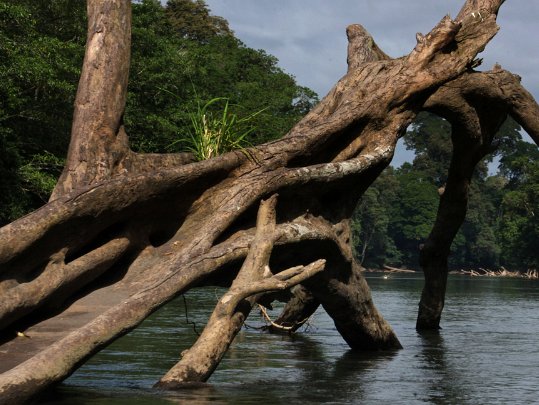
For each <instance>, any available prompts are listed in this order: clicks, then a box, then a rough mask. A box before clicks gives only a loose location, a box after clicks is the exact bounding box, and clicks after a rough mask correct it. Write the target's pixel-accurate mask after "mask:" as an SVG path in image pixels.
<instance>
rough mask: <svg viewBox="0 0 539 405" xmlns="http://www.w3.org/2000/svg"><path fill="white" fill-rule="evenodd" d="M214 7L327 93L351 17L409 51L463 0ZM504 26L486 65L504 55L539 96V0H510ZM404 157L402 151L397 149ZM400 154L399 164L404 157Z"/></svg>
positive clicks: (338, 72) (215, 1) (258, 2)
mask: <svg viewBox="0 0 539 405" xmlns="http://www.w3.org/2000/svg"><path fill="white" fill-rule="evenodd" d="M206 3H207V4H208V6H209V8H210V9H211V12H212V14H214V15H219V16H222V17H224V18H225V19H226V20H228V22H229V24H230V28H231V29H232V30H233V31H234V32H235V35H236V37H238V38H239V39H240V40H242V41H243V42H244V43H245V44H246V45H247V46H248V47H251V48H255V49H264V50H265V51H266V52H268V53H269V54H271V55H274V56H276V57H277V58H278V59H279V66H281V67H282V68H283V69H284V70H285V71H286V72H287V73H289V74H291V75H293V76H295V77H296V80H297V82H298V84H300V85H302V86H307V87H309V88H311V89H313V90H314V91H316V92H317V93H318V94H319V95H320V97H323V96H325V95H326V94H327V92H328V91H329V90H330V89H331V87H332V86H333V85H334V84H335V83H336V82H337V80H339V79H340V78H341V77H342V76H343V75H344V73H345V72H346V47H347V40H346V34H345V29H346V27H347V26H348V25H349V24H355V23H359V24H362V25H363V26H364V27H365V28H366V29H367V30H368V31H369V32H370V33H371V35H372V36H373V37H374V39H375V41H376V42H377V43H378V45H379V46H380V47H381V48H382V50H383V51H384V52H386V53H387V54H388V55H390V56H393V57H398V56H402V55H404V54H408V53H409V52H410V51H411V50H412V49H413V47H414V46H415V34H416V32H418V31H419V32H422V33H427V32H429V31H430V30H431V29H432V28H433V27H434V26H435V25H436V24H437V23H438V21H439V20H440V19H441V18H442V17H443V16H444V15H445V14H450V15H451V16H453V17H454V16H456V15H457V13H458V11H459V9H460V7H461V6H462V4H464V0H406V1H403V0H206ZM498 24H499V25H500V27H501V30H500V32H499V33H498V34H497V35H496V37H495V38H494V39H493V40H492V41H491V42H490V43H489V44H488V45H487V48H486V49H485V51H484V52H483V54H482V55H481V57H482V58H483V59H484V62H483V66H482V67H481V68H480V69H485V70H488V69H491V68H492V66H493V65H494V63H496V62H498V63H500V64H501V65H502V67H503V68H505V69H508V70H510V71H512V72H513V73H517V74H519V75H520V76H522V82H523V83H524V85H525V86H526V88H527V89H528V90H529V91H531V92H532V94H533V95H534V97H535V98H536V99H539V47H538V43H539V1H538V0H509V1H506V2H505V4H504V5H503V6H502V8H501V10H500V13H499V16H498ZM397 157H398V158H399V159H398V160H399V161H401V160H402V157H401V156H400V155H399V156H397ZM399 161H395V162H394V164H396V165H399V163H400V162H399Z"/></svg>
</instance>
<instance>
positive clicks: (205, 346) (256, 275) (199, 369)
mask: <svg viewBox="0 0 539 405" xmlns="http://www.w3.org/2000/svg"><path fill="white" fill-rule="evenodd" d="M276 197H277V196H276V195H273V196H272V197H271V198H270V199H269V200H267V201H262V202H261V203H260V209H259V213H258V220H257V225H256V226H257V228H256V234H255V237H254V239H253V242H252V244H251V246H250V248H249V253H248V254H247V257H246V258H245V261H244V262H243V265H242V267H241V269H240V271H239V272H238V275H237V276H236V278H235V279H234V281H233V282H232V285H231V287H230V289H229V290H228V292H227V293H225V294H224V295H223V296H222V297H221V299H220V300H219V301H218V302H217V305H216V306H215V310H214V311H213V313H212V315H211V317H210V319H209V321H208V323H207V325H206V327H205V328H204V330H203V332H202V334H201V335H200V336H199V338H198V339H197V341H196V343H195V344H194V345H193V347H191V348H190V349H189V350H187V351H185V352H183V353H182V359H181V360H180V361H179V362H178V363H177V364H176V365H175V366H174V367H172V368H171V369H170V370H169V371H168V372H167V374H166V375H165V376H164V377H163V378H161V380H160V381H159V383H158V384H157V386H158V387H160V388H168V389H171V388H176V387H178V386H181V385H182V383H193V382H205V381H206V380H207V379H208V378H209V377H210V375H211V373H212V372H213V371H214V370H215V368H216V367H217V365H218V364H219V362H220V361H221V359H222V357H223V355H224V354H225V352H226V351H227V349H228V347H229V346H230V344H231V343H232V340H233V339H234V337H235V336H236V334H237V333H238V332H239V330H240V329H241V327H242V325H243V322H244V321H245V319H246V318H247V316H248V315H249V312H250V311H251V309H252V307H253V305H254V304H255V303H256V301H257V297H259V296H260V294H262V293H265V292H269V291H274V290H284V289H288V288H290V287H293V286H294V285H296V284H298V283H301V282H302V281H305V280H306V279H307V278H309V277H312V276H313V275H314V274H316V273H317V272H319V271H321V270H323V269H324V264H325V261H324V260H319V261H317V262H314V263H312V264H310V265H308V266H306V267H303V266H299V267H295V268H292V269H288V270H285V271H283V272H281V273H279V274H276V275H272V273H271V271H270V268H269V260H270V255H271V251H272V249H273V245H274V243H275V236H276V235H275V217H276V213H275V205H276V203H277V198H276Z"/></svg>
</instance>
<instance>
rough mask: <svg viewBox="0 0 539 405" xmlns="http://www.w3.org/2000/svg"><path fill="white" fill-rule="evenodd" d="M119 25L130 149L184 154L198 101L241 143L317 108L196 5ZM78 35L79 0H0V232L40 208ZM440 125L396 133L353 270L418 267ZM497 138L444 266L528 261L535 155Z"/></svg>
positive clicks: (64, 141) (513, 133) (537, 167)
mask: <svg viewBox="0 0 539 405" xmlns="http://www.w3.org/2000/svg"><path fill="white" fill-rule="evenodd" d="M132 31H133V32H132V35H133V41H132V44H133V45H132V62H131V73H130V82H129V87H128V95H127V105H126V111H125V115H124V124H125V126H126V129H127V132H128V133H129V134H130V142H131V147H132V148H133V150H135V151H137V152H146V153H160V152H182V151H187V150H188V149H189V145H190V142H189V140H190V134H191V133H192V132H193V124H192V119H191V117H192V115H193V113H194V112H196V111H197V109H198V110H199V109H200V108H201V106H205V104H206V103H208V102H210V101H212V100H214V101H215V102H213V103H210V105H208V106H207V107H208V109H209V110H210V111H211V112H213V113H214V114H217V115H218V114H222V112H223V109H224V108H227V109H228V112H229V113H231V114H234V115H235V116H237V117H238V118H239V119H240V120H241V118H242V117H244V118H249V120H247V119H246V120H245V122H246V125H247V126H248V128H243V130H245V131H246V137H245V141H247V142H248V144H251V145H256V144H259V143H262V142H267V141H269V140H272V139H275V138H277V137H279V136H281V135H282V134H285V133H286V132H287V131H288V130H289V129H290V128H292V126H293V125H294V124H295V123H296V122H298V121H299V119H300V118H301V117H303V116H304V115H305V114H306V113H307V112H308V111H309V110H310V109H311V108H312V107H313V106H314V105H315V104H316V103H317V102H318V96H317V95H316V94H315V93H314V92H313V91H312V90H310V89H308V88H306V87H302V86H301V85H299V84H298V83H296V80H295V78H294V77H293V76H291V75H290V74H288V73H286V72H284V71H283V70H282V69H281V68H279V66H278V60H277V59H276V58H275V57H273V56H271V55H268V54H267V53H265V52H264V51H263V50H254V49H250V48H248V47H246V46H245V45H244V44H243V43H242V42H241V40H240V39H238V38H236V37H235V36H234V33H233V32H232V30H231V29H230V28H229V27H228V23H227V21H226V20H224V19H223V18H221V17H217V16H213V15H212V14H211V10H209V9H208V7H207V6H206V4H205V3H204V2H203V1H196V2H191V1H186V0H172V1H169V2H168V3H167V5H166V6H163V5H161V3H160V2H158V1H157V0H143V1H140V2H135V3H134V4H133V28H132ZM85 38H86V4H85V2H84V1H71V0H55V1H44V0H1V1H0V95H1V97H0V190H1V191H0V226H1V225H5V224H7V223H9V222H11V221H13V220H15V219H17V218H19V217H21V216H23V215H25V214H26V213H28V212H30V211H32V210H34V209H36V208H38V207H39V206H41V205H43V204H44V203H46V202H47V200H48V199H49V197H50V194H51V192H52V190H53V189H54V186H55V184H56V181H57V179H58V177H59V175H60V173H61V171H62V168H63V166H64V162H65V156H66V153H67V147H68V144H69V137H70V130H71V122H72V115H73V112H72V111H73V102H74V99H75V95H76V89H77V82H78V77H79V75H80V68H81V63H82V58H83V55H84V43H85ZM237 130H240V131H241V130H242V128H239V129H237ZM450 133H451V129H450V125H449V124H448V123H447V122H446V121H445V120H443V119H442V118H439V117H438V116H436V115H433V114H429V113H427V112H424V113H421V114H420V115H419V116H418V117H417V118H416V120H415V122H414V124H413V125H412V126H411V127H410V128H409V130H408V131H407V133H406V135H405V136H404V143H405V145H406V147H407V148H408V149H410V150H411V151H413V152H414V153H415V158H414V160H413V161H412V162H409V163H405V164H403V165H402V166H401V167H398V168H394V167H392V166H389V167H388V168H387V169H386V170H385V171H384V172H383V173H382V175H381V176H380V178H379V179H377V180H376V182H375V183H374V184H373V186H372V187H370V188H369V189H368V190H367V191H366V193H365V194H364V196H363V197H362V199H361V201H360V203H359V205H358V207H357V209H356V211H355V213H354V216H353V228H352V229H353V236H354V249H355V254H356V257H357V258H358V260H359V261H360V262H361V263H362V264H363V266H365V267H367V268H374V269H376V268H382V267H383V266H385V265H389V266H394V267H404V268H410V269H418V267H419V264H418V262H419V257H418V256H419V246H420V245H421V243H423V241H424V240H425V238H427V236H428V234H429V232H430V229H431V225H432V223H433V221H434V219H435V217H436V211H437V207H438V199H439V191H440V190H443V188H444V185H445V181H446V176H447V169H448V167H449V162H450V159H451V139H450ZM498 139H500V140H499V141H495V142H494V145H495V150H494V153H493V154H490V155H488V156H487V157H486V158H484V159H483V161H482V162H481V163H480V164H478V166H477V169H476V171H475V173H474V177H473V182H472V185H471V189H470V197H469V207H468V213H467V216H466V219H465V222H464V224H463V226H462V227H461V229H460V231H459V233H458V234H457V236H456V237H455V239H454V241H453V244H452V247H451V254H450V256H449V266H450V268H452V269H477V268H486V269H498V268H500V267H505V268H507V269H510V270H520V271H526V270H528V269H537V267H539V266H538V265H539V257H538V256H537V254H536V252H537V250H538V249H539V216H538V215H537V213H538V212H539V188H538V187H539V159H538V158H539V151H538V149H537V148H536V146H535V145H533V144H531V143H528V142H526V141H525V140H523V139H522V135H521V128H520V126H519V125H518V124H517V123H516V122H515V121H513V120H512V119H511V118H508V120H507V121H506V122H505V124H504V125H503V127H502V128H501V129H500V133H499V136H498ZM493 160H494V161H493Z"/></svg>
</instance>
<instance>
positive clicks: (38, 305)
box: [0, 0, 539, 402]
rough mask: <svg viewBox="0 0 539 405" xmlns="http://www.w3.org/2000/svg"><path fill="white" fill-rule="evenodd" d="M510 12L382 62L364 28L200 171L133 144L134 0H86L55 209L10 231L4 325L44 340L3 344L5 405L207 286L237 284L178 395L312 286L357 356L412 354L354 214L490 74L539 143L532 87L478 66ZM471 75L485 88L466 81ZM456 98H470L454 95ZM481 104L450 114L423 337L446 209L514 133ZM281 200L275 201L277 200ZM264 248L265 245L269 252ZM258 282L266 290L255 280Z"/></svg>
mask: <svg viewBox="0 0 539 405" xmlns="http://www.w3.org/2000/svg"><path fill="white" fill-rule="evenodd" d="M502 3H503V1H502V0H468V1H467V2H466V3H465V5H464V7H463V9H462V11H461V13H460V14H459V15H458V17H457V18H456V19H455V20H451V19H450V18H449V17H445V18H443V19H442V20H441V22H440V23H439V24H438V25H437V26H436V27H435V28H434V29H433V30H432V31H431V32H430V33H429V34H428V35H426V36H422V35H418V37H417V41H418V42H417V46H416V47H415V48H414V49H413V50H412V52H411V53H410V54H409V55H407V56H405V57H402V58H399V59H391V58H389V57H388V56H387V55H386V54H384V53H383V52H382V51H381V50H380V49H379V48H378V47H377V46H376V45H375V43H374V41H373V40H372V38H371V37H370V36H369V34H368V33H367V32H366V31H365V30H364V29H363V28H362V27H361V26H359V25H353V26H350V27H349V28H348V31H347V33H348V37H349V43H350V45H349V54H348V63H349V70H348V73H347V74H346V75H345V76H344V77H343V78H342V79H341V80H340V81H339V82H338V83H337V84H336V86H335V87H334V88H333V89H332V90H331V92H330V93H329V94H328V95H327V96H326V97H325V98H324V99H323V100H322V101H321V102H320V104H319V105H318V106H317V107H316V108H315V109H314V110H313V111H311V112H310V113H309V114H308V115H307V116H306V117H305V118H304V119H303V120H302V121H300V122H299V123H298V124H297V125H296V126H295V127H294V128H293V129H292V130H291V131H290V132H289V133H288V134H287V135H286V136H284V137H283V138H282V139H280V140H277V141H274V142H271V143H267V144H264V145H260V146H257V147H253V148H250V149H248V150H247V151H241V152H240V151H236V152H230V153H227V154H225V155H222V156H219V157H217V158H214V159H211V160H208V161H202V162H192V161H191V160H190V157H189V156H186V155H181V154H180V155H138V154H135V153H133V152H132V151H130V149H129V146H128V138H127V135H126V134H125V131H124V129H123V127H122V124H121V116H122V113H123V108H124V105H125V97H126V93H125V91H126V90H125V88H126V83H127V75H128V64H129V32H130V28H129V22H130V1H129V0H100V1H98V0H89V1H88V16H89V29H88V42H87V48H86V57H85V62H84V63H85V64H84V67H83V73H82V76H81V81H80V84H79V91H78V94H77V100H76V107H75V118H74V123H73V132H72V140H71V145H70V149H69V155H68V162H67V165H66V168H65V171H64V173H63V174H62V177H61V178H60V181H59V183H58V186H57V188H56V189H55V191H54V194H53V197H52V198H51V201H50V202H49V203H48V204H47V205H45V206H44V207H42V208H41V209H39V210H37V211H35V212H34V213H32V214H30V215H28V216H26V217H24V218H21V219H19V220H17V221H15V222H13V223H11V224H9V225H7V226H5V227H4V228H2V229H0V238H1V240H2V245H1V246H0V265H1V268H0V277H1V281H0V293H1V294H2V301H1V302H0V328H1V329H2V330H4V331H6V332H14V331H16V330H19V329H21V328H25V329H26V332H27V334H29V335H30V336H32V339H26V340H24V339H22V340H21V339H17V338H13V339H9V338H6V339H4V342H5V343H4V345H3V346H2V351H1V353H2V354H0V356H1V357H0V360H1V361H0V364H1V365H0V369H2V370H1V371H5V372H4V373H3V374H2V375H1V376H0V398H1V400H2V401H5V402H8V401H12V402H13V401H22V400H24V399H27V398H29V397H31V396H33V395H35V394H37V393H39V392H40V391H41V390H43V389H44V388H46V387H48V386H49V385H51V384H54V383H57V382H59V381H61V380H63V379H64V378H66V377H67V376H69V374H70V373H72V372H73V371H74V370H75V369H76V368H77V367H78V366H79V365H80V364H82V363H83V362H84V361H85V360H86V359H88V358H89V357H90V356H91V355H93V354H94V353H95V352H96V351H98V350H99V349H101V348H102V347H104V346H106V345H107V344H109V343H110V342H112V341H113V340H114V339H116V338H118V337H119V336H121V335H123V334H124V333H126V332H128V331H129V330H131V329H133V328H134V327H136V326H137V325H138V324H139V323H140V322H142V320H144V319H145V318H146V317H147V316H148V315H149V314H151V313H152V312H153V311H155V310H156V309H157V308H159V307H160V306H162V305H163V304H165V303H166V302H168V301H169V300H171V299H172V298H174V297H175V296H177V295H179V294H181V293H183V292H185V291H186V290H188V289H189V288H191V287H194V286H200V285H212V284H215V285H223V284H224V285H232V287H231V291H230V292H229V293H228V294H227V295H225V297H223V299H221V301H220V303H219V304H218V307H217V308H216V312H215V314H214V315H213V316H212V319H211V321H210V324H209V325H208V330H207V331H205V332H204V333H205V336H206V337H207V336H210V340H209V342H210V343H209V344H205V343H207V342H208V341H204V342H199V343H197V344H196V345H195V347H193V349H191V350H190V351H189V352H191V354H196V356H191V354H189V352H188V353H187V354H186V356H185V358H184V359H183V360H182V361H181V362H180V363H178V365H177V366H175V367H174V368H173V369H172V370H171V372H170V373H168V374H167V376H165V377H164V378H163V380H162V382H161V383H162V385H163V386H167V387H171V386H176V385H178V384H181V383H185V382H192V381H200V380H206V379H207V378H208V376H209V374H211V371H212V370H213V369H214V368H215V367H216V366H217V364H218V362H219V360H220V358H221V357H222V355H223V353H224V350H226V348H227V347H228V345H229V344H230V343H231V341H232V339H233V337H234V335H235V333H236V332H237V330H238V329H239V327H241V324H242V322H243V320H244V318H245V316H246V315H247V314H248V312H249V310H250V308H251V307H252V305H253V304H254V303H256V302H257V300H259V299H261V300H264V301H267V297H268V296H269V295H268V294H266V293H268V292H271V291H275V290H279V289H289V288H290V287H292V286H293V285H295V284H297V283H301V289H302V290H303V291H304V292H305V294H306V296H309V297H310V298H309V299H308V300H304V304H309V305H310V307H309V308H303V310H301V308H300V306H298V308H297V310H296V311H295V312H294V314H296V315H294V316H297V317H301V318H302V317H303V316H304V315H305V314H307V313H309V312H310V311H312V310H313V308H316V307H317V306H318V305H319V304H321V305H322V306H323V307H324V309H325V310H326V311H327V312H328V314H329V315H330V316H331V317H332V318H333V320H334V321H335V325H336V327H337V330H338V331H339V332H340V333H341V335H342V336H343V338H344V339H345V340H346V342H347V343H348V344H349V345H350V346H351V347H352V348H354V349H362V350H373V349H375V350H376V349H395V348H399V347H400V343H399V341H398V339H397V337H396V336H395V334H394V333H393V331H392V330H391V328H390V326H389V325H388V324H387V322H386V321H385V320H384V319H383V317H382V316H381V315H380V313H379V312H378V311H377V310H376V308H375V306H374V304H373V302H372V299H371V295H370V291H369V288H368V286H367V283H366V281H365V279H364V277H363V275H362V273H361V271H360V267H359V265H358V264H357V263H356V262H355V260H354V258H353V255H352V249H351V242H350V226H349V218H350V217H351V214H352V211H353V209H354V207H355V205H356V204H357V201H358V199H359V198H360V196H361V195H362V194H363V193H364V191H365V190H366V189H367V188H368V187H369V185H370V184H371V183H372V182H373V181H374V180H375V179H376V177H377V176H378V175H379V174H380V172H381V171H382V170H383V169H384V168H385V167H386V166H387V165H388V164H389V162H390V161H391V158H392V156H393V152H394V150H395V145H396V143H397V140H398V139H399V137H401V136H402V135H403V134H404V132H405V131H406V128H407V126H408V125H409V124H410V123H411V122H412V120H413V119H414V117H415V115H416V114H417V113H418V112H419V111H420V110H422V109H424V108H427V109H431V110H437V111H439V112H440V113H441V114H446V113H447V111H449V112H452V113H453V114H457V115H458V114H460V110H459V111H457V113H455V112H454V110H453V104H452V102H453V101H452V100H456V99H458V97H464V98H465V99H466V100H470V98H474V97H475V98H477V99H481V97H483V94H484V93H482V91H483V87H482V86H483V85H484V84H483V83H481V80H487V81H488V80H490V78H491V76H492V77H494V78H497V80H498V81H496V80H494V83H495V84H496V86H499V87H497V91H496V90H493V89H490V91H491V92H492V94H491V95H490V97H493V98H494V100H491V101H489V103H490V105H492V106H494V107H496V109H497V111H498V110H499V111H501V112H502V113H503V114H507V113H509V114H511V115H512V116H513V117H514V118H515V119H516V120H517V121H518V122H520V123H521V124H522V125H523V126H524V128H526V129H527V130H529V131H530V135H532V137H534V139H535V140H537V139H539V136H538V134H539V132H538V131H539V125H538V121H537V111H538V107H537V104H536V103H535V101H534V100H533V98H532V97H531V96H530V95H529V93H527V92H526V91H525V90H524V89H522V88H521V87H520V84H519V83H518V81H516V80H515V78H514V77H513V76H512V75H510V74H509V73H507V72H504V71H501V70H500V69H498V70H495V71H493V72H491V73H485V74H480V73H472V72H471V69H470V66H471V64H472V62H473V61H474V58H475V57H476V55H477V53H478V52H480V51H482V50H483V49H484V47H485V45H486V44H487V43H488V41H489V40H490V39H491V38H492V37H493V36H494V35H495V33H496V32H497V30H498V27H497V25H496V14H497V11H498V8H499V7H500V5H501V4H502ZM464 80H470V81H471V82H473V83H474V84H475V86H472V87H466V88H465V87H459V86H454V84H456V83H461V82H462V81H464ZM448 89H449V90H448ZM445 91H452V92H455V93H456V95H455V98H454V99H453V98H451V99H449V98H448V99H447V100H445V97H443V92H445ZM465 92H469V93H465ZM470 95H471V96H473V97H470ZM479 104H481V103H479ZM470 105H471V106H472V107H474V108H475V107H477V106H475V105H474V104H473V103H471V104H470ZM459 108H461V107H459ZM462 108H468V104H466V103H464V105H463V107H462ZM468 109H469V108H468ZM477 110H478V111H476V114H477V117H475V116H473V114H471V113H470V115H466V118H463V119H461V120H460V121H459V119H457V118H455V120H453V121H452V122H453V125H454V136H453V140H454V144H455V148H454V153H455V156H454V159H453V160H454V164H452V168H451V173H450V178H451V179H454V180H452V183H451V184H452V185H449V184H448V188H447V189H446V193H445V194H444V198H443V199H442V202H441V207H440V212H439V217H438V220H437V222H436V225H435V228H434V230H433V233H432V235H431V237H430V239H429V241H428V242H427V243H426V244H425V248H424V249H423V252H422V261H423V265H424V267H425V269H426V270H425V272H426V275H427V285H426V287H425V291H424V293H423V296H422V304H421V308H423V309H422V311H423V312H422V313H421V314H420V318H421V319H422V321H421V325H420V322H419V321H418V325H419V326H421V327H423V326H428V327H430V326H432V325H434V324H436V323H437V322H439V317H440V313H441V308H442V307H443V298H444V297H443V295H444V291H445V288H444V286H445V282H444V280H445V274H446V272H445V268H446V267H445V261H444V260H445V259H444V256H445V257H446V256H447V252H448V246H449V244H450V243H451V240H452V237H453V236H452V235H454V233H455V232H456V230H455V229H454V228H455V224H450V225H451V226H450V229H449V228H448V229H446V228H445V227H446V226H448V224H447V220H446V218H447V215H448V210H449V211H450V210H454V209H456V210H457V211H458V212H459V214H458V215H459V218H460V217H461V216H462V215H463V214H462V212H463V206H465V200H466V195H465V194H466V193H465V190H466V188H467V182H468V181H469V177H470V170H472V169H473V166H474V165H475V162H476V161H477V158H478V156H480V155H481V154H482V153H484V151H485V150H484V148H483V146H484V145H487V144H488V143H489V139H490V136H491V133H492V131H493V130H495V129H496V127H497V126H498V125H499V119H497V118H496V119H494V120H492V121H490V120H491V117H490V116H489V115H488V112H485V111H481V109H479V108H478V109H477ZM447 114H449V113H447ZM447 114H446V115H447ZM534 114H535V115H534ZM468 116H469V117H471V118H470V119H471V120H474V119H475V120H476V121H477V120H479V123H480V128H479V129H478V128H477V127H474V128H471V129H470V128H468V127H466V125H467V124H468V121H466V122H463V121H462V120H468V118H467V117H468ZM485 120H486V121H487V122H484V121H485ZM470 122H471V121H470ZM465 124H466V125H465ZM478 130H479V132H477V131H478ZM478 134H479V135H478ZM478 136H479V138H478ZM472 138H473V139H472ZM466 145H471V147H470V148H468V147H467V146H466ZM472 149H473V150H472ZM461 155H462V156H461ZM460 159H463V160H462V161H463V162H465V163H462V164H461V163H459V162H460V161H461V160H460ZM276 193H278V194H279V197H278V203H277V200H275V197H271V196H272V195H273V194H276ZM268 198H269V199H270V201H273V202H272V203H271V204H276V206H274V207H273V208H271V209H270V212H272V213H271V214H270V215H269V216H268V215H266V214H264V215H262V217H264V218H266V219H265V220H260V221H259V223H258V225H257V224H256V220H255V219H256V212H257V211H258V205H259V204H260V202H261V200H263V199H268ZM264 204H266V203H264ZM264 204H263V205H264ZM446 207H447V208H446ZM263 210H265V208H261V211H263ZM267 218H270V219H269V220H268V219H267ZM456 228H457V229H458V224H456ZM268 229H270V231H267V230H268ZM265 231H267V234H266V235H265V238H262V236H261V235H263V234H264V232H265ZM253 246H255V247H256V246H262V249H261V251H262V252H265V253H264V254H261V256H257V252H256V249H255V248H253ZM250 248H251V249H250ZM269 252H271V255H270V253H269ZM320 260H323V262H322V261H320ZM242 263H243V265H242ZM322 263H325V265H324V268H323V270H322ZM246 279H247V280H250V281H252V283H253V284H254V285H255V286H256V288H244V287H245V286H246V285H248V284H249V283H248V281H246ZM298 288H300V287H298ZM296 298H297V296H296ZM231 303H233V305H232V304H231ZM423 314H426V315H423ZM66 315H69V319H70V321H69V323H67V324H66V323H62V322H64V320H65V319H66V317H65V316H66ZM302 319H303V318H302ZM423 319H424V321H423ZM298 320H299V321H301V319H298ZM216 325H218V328H215V326H216ZM53 329H54V330H56V332H54V333H49V334H46V333H45V332H44V331H45V330H48V331H51V330H53ZM30 341H31V343H29V342H30ZM195 358H198V359H200V358H205V359H206V360H207V361H204V362H203V364H199V363H195V360H194V359H195ZM4 359H6V361H4Z"/></svg>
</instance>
